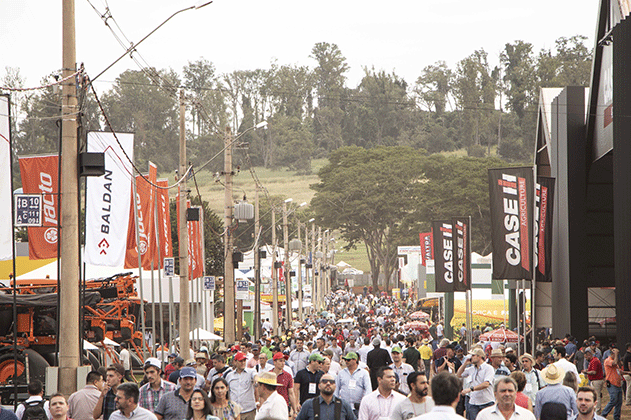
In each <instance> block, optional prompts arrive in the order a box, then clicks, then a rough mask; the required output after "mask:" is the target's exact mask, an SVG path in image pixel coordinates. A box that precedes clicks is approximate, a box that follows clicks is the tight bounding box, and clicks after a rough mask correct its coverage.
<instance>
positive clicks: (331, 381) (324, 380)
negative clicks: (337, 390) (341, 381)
mask: <svg viewBox="0 0 631 420" xmlns="http://www.w3.org/2000/svg"><path fill="white" fill-rule="evenodd" d="M320 383H321V384H334V383H335V381H334V380H333V379H320Z"/></svg>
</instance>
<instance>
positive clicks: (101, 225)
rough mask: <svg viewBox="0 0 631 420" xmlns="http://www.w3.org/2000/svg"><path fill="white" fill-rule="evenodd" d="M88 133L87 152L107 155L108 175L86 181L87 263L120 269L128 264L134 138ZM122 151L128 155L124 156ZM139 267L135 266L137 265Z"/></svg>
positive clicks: (106, 167) (125, 134) (103, 133)
mask: <svg viewBox="0 0 631 420" xmlns="http://www.w3.org/2000/svg"><path fill="white" fill-rule="evenodd" d="M116 137H118V141H119V142H120V145H121V146H122V149H121V146H119V144H118V142H117V141H116V139H115V138H114V133H105V132H95V131H92V132H89V133H88V152H104V153H105V175H103V176H99V177H94V176H92V177H88V178H87V179H86V185H87V196H86V227H85V262H86V263H88V264H93V265H102V266H107V267H120V266H121V265H123V263H124V262H125V251H126V239H127V227H128V224H129V207H130V203H131V183H132V179H133V178H132V174H133V172H132V171H133V168H132V165H131V162H130V161H129V160H128V159H127V157H125V153H126V154H127V156H128V157H129V159H132V160H133V158H134V135H133V134H131V133H116ZM123 150H124V151H125V153H123ZM137 264H138V263H136V265H137Z"/></svg>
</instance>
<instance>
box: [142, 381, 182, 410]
mask: <svg viewBox="0 0 631 420" xmlns="http://www.w3.org/2000/svg"><path fill="white" fill-rule="evenodd" d="M175 386H176V385H175V384H174V383H171V382H167V381H165V380H163V379H160V388H158V390H157V391H154V390H153V388H151V384H150V383H146V384H144V385H143V386H141V387H140V395H139V396H138V405H139V406H141V407H142V408H145V409H147V410H149V411H151V412H152V413H154V412H155V410H156V407H157V406H158V402H159V401H160V398H162V396H163V395H164V394H166V393H167V392H171V391H175Z"/></svg>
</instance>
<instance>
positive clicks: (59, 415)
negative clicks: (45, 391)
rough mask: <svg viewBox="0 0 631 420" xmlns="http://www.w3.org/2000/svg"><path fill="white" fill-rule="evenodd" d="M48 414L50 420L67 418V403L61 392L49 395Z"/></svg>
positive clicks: (66, 419)
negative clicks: (50, 417)
mask: <svg viewBox="0 0 631 420" xmlns="http://www.w3.org/2000/svg"><path fill="white" fill-rule="evenodd" d="M50 415H51V416H52V420H69V419H70V417H69V416H68V403H67V402H66V397H64V395H63V394H61V393H56V394H53V395H51V396H50Z"/></svg>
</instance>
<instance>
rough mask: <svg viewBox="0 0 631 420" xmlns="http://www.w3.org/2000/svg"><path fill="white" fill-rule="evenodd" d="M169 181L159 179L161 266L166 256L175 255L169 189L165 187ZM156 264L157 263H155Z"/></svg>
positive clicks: (158, 227) (158, 219)
mask: <svg viewBox="0 0 631 420" xmlns="http://www.w3.org/2000/svg"><path fill="white" fill-rule="evenodd" d="M168 185H169V182H168V181H167V180H166V179H160V180H158V186H159V187H163V188H159V189H158V191H157V196H156V198H157V200H158V214H157V217H156V223H157V230H158V238H159V239H160V249H159V252H158V256H157V257H158V261H159V263H158V264H159V266H160V267H162V265H163V263H164V258H167V257H172V256H173V242H172V241H171V214H170V210H169V190H167V189H164V187H167V186H168ZM154 265H155V264H154Z"/></svg>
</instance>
